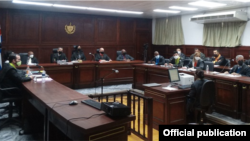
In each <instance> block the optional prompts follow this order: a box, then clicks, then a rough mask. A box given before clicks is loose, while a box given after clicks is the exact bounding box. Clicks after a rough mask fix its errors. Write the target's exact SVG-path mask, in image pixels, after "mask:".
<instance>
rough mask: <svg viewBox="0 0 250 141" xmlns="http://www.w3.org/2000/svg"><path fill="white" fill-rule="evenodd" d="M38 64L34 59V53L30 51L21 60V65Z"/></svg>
mask: <svg viewBox="0 0 250 141" xmlns="http://www.w3.org/2000/svg"><path fill="white" fill-rule="evenodd" d="M34 63H35V64H38V63H39V62H38V60H37V59H36V57H34V53H33V52H32V51H29V52H28V56H27V57H24V58H22V64H25V65H26V64H34Z"/></svg>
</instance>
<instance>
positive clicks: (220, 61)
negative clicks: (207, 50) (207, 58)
mask: <svg viewBox="0 0 250 141" xmlns="http://www.w3.org/2000/svg"><path fill="white" fill-rule="evenodd" d="M213 53H214V56H213V57H212V61H213V63H214V64H215V65H220V66H225V65H226V64H227V60H226V59H225V57H223V56H222V55H221V54H220V52H219V51H218V50H217V49H215V50H214V51H213Z"/></svg>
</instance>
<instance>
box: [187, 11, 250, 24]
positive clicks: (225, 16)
mask: <svg viewBox="0 0 250 141" xmlns="http://www.w3.org/2000/svg"><path fill="white" fill-rule="evenodd" d="M190 21H191V22H196V23H201V24H203V23H220V22H239V21H248V17H247V13H246V12H241V11H230V12H222V13H213V14H204V15H196V16H193V17H192V18H190Z"/></svg>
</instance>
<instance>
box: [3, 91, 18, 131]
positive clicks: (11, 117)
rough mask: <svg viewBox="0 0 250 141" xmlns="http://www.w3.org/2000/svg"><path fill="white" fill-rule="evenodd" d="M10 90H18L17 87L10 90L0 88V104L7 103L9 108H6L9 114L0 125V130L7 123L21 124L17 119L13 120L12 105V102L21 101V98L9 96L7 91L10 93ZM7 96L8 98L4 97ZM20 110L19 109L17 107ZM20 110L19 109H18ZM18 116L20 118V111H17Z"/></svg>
mask: <svg viewBox="0 0 250 141" xmlns="http://www.w3.org/2000/svg"><path fill="white" fill-rule="evenodd" d="M10 90H19V89H18V88H17V87H12V88H1V87H0V103H9V108H8V110H9V112H8V118H7V119H6V120H5V121H4V122H2V123H1V124H0V129H1V128H2V127H3V126H4V125H6V124H7V123H9V122H11V121H16V122H18V123H21V121H19V120H17V119H15V118H13V116H12V115H13V108H14V107H13V103H14V102H17V101H22V97H21V96H18V95H15V96H11V95H10V94H9V93H8V91H10ZM8 94H9V96H7V97H6V95H8ZM19 108H20V107H19ZM20 109H21V108H20ZM19 116H21V110H19Z"/></svg>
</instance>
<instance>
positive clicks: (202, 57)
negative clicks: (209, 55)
mask: <svg viewBox="0 0 250 141" xmlns="http://www.w3.org/2000/svg"><path fill="white" fill-rule="evenodd" d="M196 52H199V53H200V54H201V59H202V60H205V59H206V56H205V55H204V54H203V53H202V52H200V50H199V49H198V48H195V49H194V54H195V53H196ZM194 54H192V55H191V56H190V59H193V58H194Z"/></svg>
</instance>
